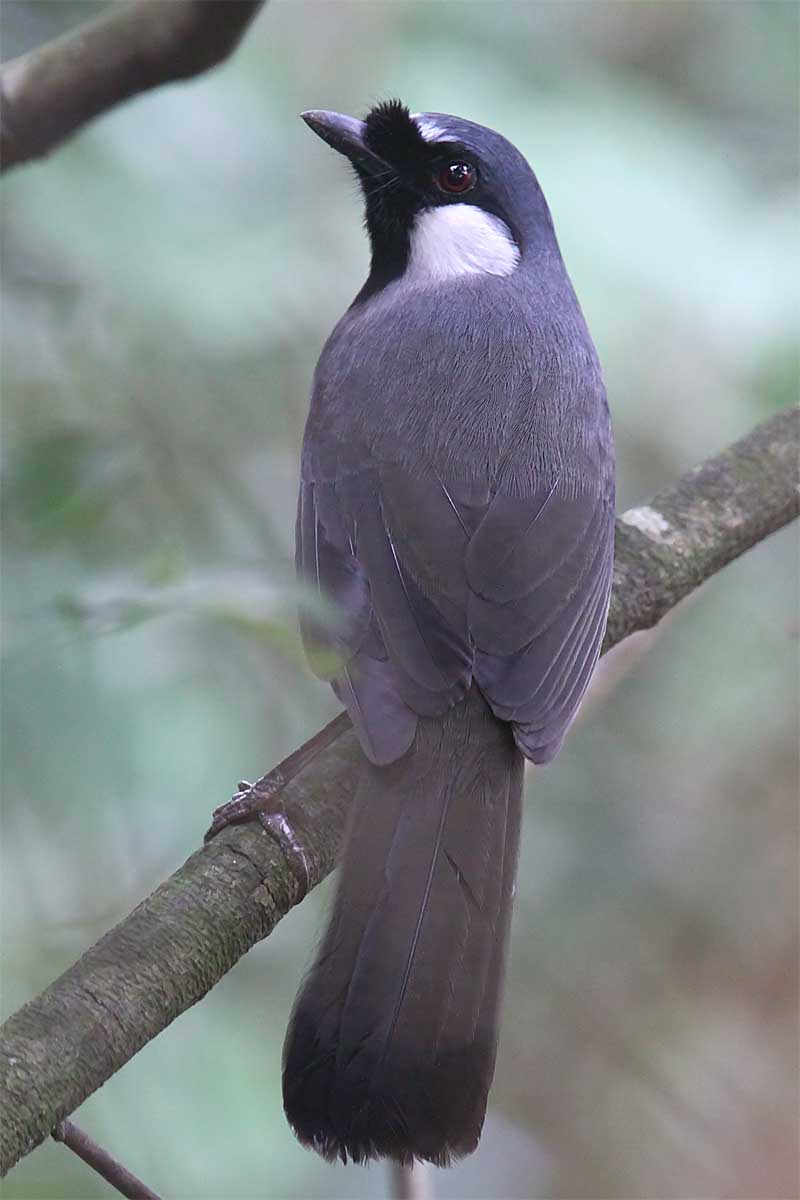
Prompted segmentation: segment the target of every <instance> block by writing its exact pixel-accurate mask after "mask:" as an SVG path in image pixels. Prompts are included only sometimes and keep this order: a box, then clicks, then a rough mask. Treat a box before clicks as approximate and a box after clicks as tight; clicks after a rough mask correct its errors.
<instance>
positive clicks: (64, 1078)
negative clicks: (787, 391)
mask: <svg viewBox="0 0 800 1200" xmlns="http://www.w3.org/2000/svg"><path fill="white" fill-rule="evenodd" d="M799 454H800V411H799V410H797V409H793V410H789V411H786V412H782V413H779V414H778V415H776V416H774V417H772V418H770V419H769V420H768V421H764V422H763V424H761V425H759V426H757V427H756V428H755V429H754V430H753V431H752V432H751V433H750V434H748V435H747V436H746V437H744V438H742V439H741V441H739V442H736V443H735V444H734V445H733V446H731V447H729V448H728V449H727V450H724V451H723V452H722V453H721V454H719V455H717V456H716V457H714V458H711V459H709V460H708V461H707V462H705V463H704V464H703V465H702V466H700V467H697V468H695V470H693V471H690V472H689V473H688V474H687V475H685V476H684V477H683V478H682V479H681V480H679V481H678V483H677V484H675V485H674V486H673V487H670V488H667V489H666V490H665V491H663V492H661V493H659V495H657V496H656V497H655V498H654V499H653V500H651V501H650V503H649V504H648V505H646V506H644V507H641V508H636V509H631V510H630V511H628V512H627V513H624V514H623V515H622V517H621V518H620V519H619V521H618V522H617V558H616V563H615V569H614V594H613V598H612V606H611V615H610V620H609V626H608V636H607V637H606V643H605V649H606V650H608V649H610V648H611V647H612V646H614V645H616V644H617V643H618V642H620V641H622V639H623V638H625V637H627V636H628V635H629V634H631V633H634V632H635V631H636V630H640V629H648V628H650V627H651V626H652V625H654V624H655V623H656V622H657V621H658V620H659V619H660V618H661V617H662V616H663V615H664V614H665V613H666V612H668V611H669V610H670V609H671V608H673V607H674V606H675V605H676V604H677V603H678V602H679V601H680V600H681V599H682V598H683V597H684V596H686V595H688V594H689V593H690V592H691V591H693V590H694V589H695V588H697V587H698V586H699V585H700V584H701V583H702V582H703V581H704V580H705V579H708V578H709V577H710V576H712V575H714V574H715V573H716V572H717V571H719V570H721V568H722V567H724V566H725V565H726V564H727V563H729V562H731V561H732V560H733V559H735V558H738V557H739V555H741V554H743V553H744V552H745V551H746V550H748V549H749V548H750V547H751V546H754V545H755V544H756V543H757V542H760V541H761V540H762V539H764V538H765V537H767V536H768V535H769V534H770V533H773V532H774V531H775V530H777V529H780V528H782V527H783V526H784V525H786V524H787V523H788V522H789V521H791V520H792V519H793V518H794V517H796V516H797V515H798V511H800V495H799V494H798V455H799ZM312 740H313V739H312ZM293 757H294V756H293ZM360 762H361V753H360V750H359V748H358V743H357V742H356V738H355V734H354V733H353V732H352V730H347V731H346V732H343V733H341V734H340V735H339V736H338V737H337V738H336V739H335V740H334V741H333V742H332V744H330V745H327V746H324V747H323V748H322V749H321V750H320V751H319V752H318V753H316V754H315V755H313V756H312V757H311V758H310V761H308V762H307V763H306V765H304V766H303V768H302V769H301V770H300V772H299V773H298V774H297V775H296V776H295V778H294V779H292V780H291V782H289V783H288V785H287V787H286V789H285V792H284V793H283V796H284V801H285V808H286V813H287V816H288V817H289V819H290V821H291V822H292V824H293V825H294V826H295V827H296V828H297V830H298V832H299V834H300V835H301V836H302V838H303V843H304V846H305V849H306V854H307V863H308V867H309V875H310V878H309V885H310V886H311V887H314V886H315V885H316V884H317V883H319V882H320V881H321V880H322V879H324V878H325V876H326V875H327V874H328V872H329V871H330V870H331V869H332V867H333V865H334V860H335V857H336V851H337V847H338V843H339V839H340V835H341V831H342V828H343V825H344V822H345V818H346V815H347V811H348V806H349V802H350V799H351V796H352V794H353V789H354V783H355V780H356V777H357V774H358V771H359V765H360ZM198 821H199V823H200V824H202V814H201V815H200V816H199V818H198ZM292 865H293V864H291V863H289V862H287V860H286V859H285V858H284V856H283V854H282V852H281V851H280V849H279V848H278V846H277V844H276V843H275V842H273V841H272V840H271V839H270V838H269V837H265V836H264V834H263V833H262V832H260V831H259V830H255V829H253V828H250V827H247V826H231V827H229V828H227V829H224V830H223V831H222V833H221V834H220V835H219V836H218V837H217V838H216V839H215V840H214V841H212V842H210V843H209V844H208V845H207V846H204V847H203V848H202V849H200V850H198V851H196V852H195V853H194V854H193V855H192V857H191V858H190V859H188V861H187V862H186V863H185V864H184V865H183V866H182V867H181V868H180V870H178V871H176V872H175V874H174V875H172V876H171V877H170V878H169V879H167V880H166V882H165V883H163V884H162V885H161V886H160V887H159V888H158V889H157V890H156V891H155V892H154V893H153V894H152V895H151V896H149V897H148V898H147V899H146V900H144V901H143V902H142V903H141V904H140V905H139V906H138V908H136V909H134V911H133V912H132V913H131V914H130V916H128V917H127V918H126V919H125V920H124V921H122V922H121V924H119V925H118V926H117V927H116V928H115V929H112V930H111V932H110V933H107V934H106V935H105V937H103V938H102V939H101V940H100V941H99V942H97V944H96V945H94V946H92V948H91V949H90V950H88V951H87V952H86V953H85V954H84V955H83V957H82V958H81V959H80V960H79V961H78V962H77V963H75V964H74V966H72V967H70V969H69V970H68V971H66V972H65V973H64V974H63V975H62V976H61V977H60V979H57V980H56V981H55V982H54V983H52V984H51V985H50V987H49V988H47V989H46V991H44V992H42V993H41V995H39V996H37V997H35V999H33V1000H31V1001H30V1002H29V1003H28V1004H26V1005H25V1006H24V1007H23V1008H21V1009H20V1010H19V1012H17V1013H16V1014H15V1015H14V1016H12V1017H10V1018H9V1020H8V1021H7V1022H6V1024H5V1025H4V1026H3V1028H2V1030H0V1063H1V1064H2V1085H3V1088H4V1093H5V1094H4V1104H3V1111H4V1118H5V1119H4V1122H3V1126H2V1132H1V1134H0V1170H2V1171H3V1172H5V1171H7V1170H8V1169H9V1168H10V1167H12V1166H13V1165H14V1163H15V1162H17V1161H18V1159H19V1158H21V1157H22V1156H23V1155H25V1154H27V1153H29V1152H30V1151H31V1150H32V1149H33V1148H34V1147H35V1146H37V1145H38V1144H39V1143H40V1142H41V1141H43V1140H44V1138H46V1137H47V1136H48V1135H49V1133H50V1132H51V1130H52V1129H53V1128H54V1127H55V1126H56V1125H57V1124H58V1123H59V1122H60V1121H62V1120H63V1119H64V1118H65V1117H66V1116H67V1115H68V1114H69V1113H71V1112H73V1111H74V1109H76V1108H77V1107H78V1105H79V1104H81V1103H82V1102H83V1101H84V1100H85V1099H86V1097H87V1096H89V1095H91V1093H92V1092H94V1091H95V1090H96V1089H97V1088H98V1087H100V1085H101V1084H102V1083H104V1082H105V1080H106V1079H108V1078H109V1076H111V1075H112V1074H113V1073H114V1072H115V1071H118V1070H119V1068H120V1067H121V1066H123V1065H124V1064H125V1063H126V1062H127V1061H128V1060H129V1059H130V1058H132V1057H133V1055H134V1054H136V1052H137V1051H138V1050H140V1049H141V1048H142V1046H144V1045H145V1044H146V1043H147V1042H148V1041H150V1039H151V1038H154V1037H155V1036H156V1035H157V1034H158V1033H160V1032H161V1030H162V1029H164V1028H166V1026H167V1025H169V1023H170V1022H171V1021H173V1020H174V1019H175V1017H177V1016H179V1015H180V1013H182V1012H184V1011H185V1010H186V1009H187V1008H189V1007H190V1006H191V1005H192V1004H195V1003H196V1002H197V1001H198V1000H200V999H201V998H202V997H203V996H204V995H205V994H206V992H207V991H209V989H210V988H212V987H213V986H214V984H215V983H217V981H218V980H219V979H220V978H221V977H222V976H223V975H224V974H225V972H226V971H229V970H230V968H231V967H232V966H233V965H234V963H235V962H236V961H237V960H238V959H239V958H240V957H241V956H242V955H243V954H244V953H246V951H247V950H249V949H250V947H251V946H253V945H254V944H255V943H256V942H257V941H259V940H260V939H261V938H264V937H266V936H267V935H268V934H269V933H270V931H271V930H272V929H273V928H274V927H275V925H276V924H277V922H278V921H279V920H280V919H281V917H283V916H285V915H286V913H287V912H288V911H289V910H290V908H291V907H292V905H293V904H295V903H296V902H297V899H298V896H299V894H300V889H301V884H300V883H299V882H298V879H297V877H296V875H295V874H293V871H292Z"/></svg>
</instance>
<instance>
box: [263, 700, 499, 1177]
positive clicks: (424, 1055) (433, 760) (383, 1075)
mask: <svg viewBox="0 0 800 1200" xmlns="http://www.w3.org/2000/svg"><path fill="white" fill-rule="evenodd" d="M521 791H522V758H521V756H520V754H519V751H518V750H517V749H516V747H515V745H514V741H513V738H512V736H511V732H510V729H509V728H508V727H505V726H503V725H501V724H500V723H499V722H497V721H496V720H495V719H494V717H493V716H492V715H491V712H490V710H489V709H488V707H487V705H486V703H485V701H484V700H483V699H482V697H481V696H480V693H479V692H478V691H477V689H473V691H472V692H471V693H470V695H469V697H468V698H467V699H466V700H465V701H464V702H463V703H462V704H459V705H458V706H456V707H455V708H453V709H451V710H450V712H449V713H448V714H447V716H446V717H444V718H443V719H442V718H440V719H438V720H429V719H422V720H420V722H419V726H418V730H417V735H416V738H415V741H414V744H413V746H412V748H411V750H410V751H409V753H408V754H406V755H405V756H404V757H403V758H401V759H400V760H398V761H397V762H395V763H393V764H392V765H391V766H389V767H383V768H375V767H373V766H367V767H366V768H365V772H364V775H363V777H362V779H361V783H360V785H359V790H358V794H357V797H356V803H355V807H354V811H353V816H352V820H351V824H350V829H349V834H348V842H347V848H346V850H345V855H344V861H343V864H342V872H341V877H340V881H339V887H338V891H337V895H336V899H335V902H334V908H333V913H332V916H331V920H330V925H329V928H328V930H327V933H326V934H325V937H324V939H323V942H322V945H321V947H320V951H319V955H318V957H317V961H316V962H315V964H314V965H313V967H312V968H311V971H310V972H309V974H308V976H307V978H306V980H305V983H304V986H303V988H302V990H301V992H300V995H299V997H298V999H297V1003H296V1005H295V1009H294V1013H293V1016H292V1020H291V1024H290V1027H289V1032H288V1035H287V1040H286V1048H285V1056H284V1103H285V1106H286V1112H287V1115H288V1117H289V1120H290V1121H291V1123H292V1125H293V1127H294V1129H295V1131H296V1132H297V1134H298V1136H299V1137H300V1139H301V1140H302V1141H304V1142H305V1143H307V1144H308V1145H310V1146H312V1147H313V1148H314V1149H315V1150H318V1151H319V1152H321V1153H322V1154H324V1155H325V1156H326V1157H327V1158H331V1159H333V1158H336V1157H341V1158H342V1159H347V1158H352V1159H354V1160H355V1161H357V1162H360V1161H363V1160H365V1159H369V1158H373V1157H383V1156H389V1157H393V1158H396V1159H399V1160H401V1161H407V1160H410V1159H411V1158H413V1157H417V1158H423V1159H429V1160H431V1161H433V1162H436V1163H439V1164H440V1165H443V1164H446V1163H447V1162H449V1161H450V1160H451V1158H455V1157H458V1156H460V1155H462V1154H466V1153H468V1152H469V1151H470V1150H472V1149H474V1147H475V1145H476V1144H477V1141H478V1138H479V1135H480V1130H481V1126H482V1124H483V1117H484V1112H485V1107H486V1098H487V1094H488V1090H489V1085H490V1083H491V1078H492V1073H493V1070H494V1058H495V1051H496V1043H497V1009H498V997H499V989H500V979H501V978H502V973H503V972H502V966H503V962H504V959H505V949H506V943H507V933H508V922H509V913H510V904H511V894H512V890H513V879H514V872H515V865H516V857H517V844H518V837H519V820H520V802H521Z"/></svg>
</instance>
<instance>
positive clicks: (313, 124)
mask: <svg viewBox="0 0 800 1200" xmlns="http://www.w3.org/2000/svg"><path fill="white" fill-rule="evenodd" d="M300 115H301V117H302V118H303V120H304V121H305V123H306V125H308V127H309V129H313V131H314V133H316V134H317V136H318V137H321V138H322V140H323V142H327V143H328V145H329V146H332V147H333V149H334V150H338V151H339V153H340V154H344V155H345V157H346V158H349V159H350V162H351V163H352V164H353V165H354V166H356V167H359V168H360V169H361V170H362V171H365V172H366V174H367V175H382V174H384V173H385V172H386V171H389V170H391V169H392V168H391V167H390V165H389V163H387V162H384V160H383V159H382V158H378V156H377V154H373V153H372V151H371V150H370V149H369V147H368V146H367V144H366V142H365V140H364V137H365V134H366V130H367V127H366V125H365V124H364V122H363V121H357V120H356V118H355V117H345V116H344V115H343V114H342V113H335V112H325V111H324V109H315V108H312V109H309V111H308V112H304V113H301V114H300Z"/></svg>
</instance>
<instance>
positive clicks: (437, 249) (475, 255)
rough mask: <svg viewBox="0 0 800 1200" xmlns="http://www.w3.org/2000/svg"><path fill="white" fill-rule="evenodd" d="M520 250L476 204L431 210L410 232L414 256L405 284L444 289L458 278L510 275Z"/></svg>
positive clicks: (508, 233)
mask: <svg viewBox="0 0 800 1200" xmlns="http://www.w3.org/2000/svg"><path fill="white" fill-rule="evenodd" d="M518 263H519V246H517V243H516V242H515V241H514V239H513V237H512V236H511V230H510V229H509V228H508V226H507V225H506V223H505V221H501V220H500V218H499V217H495V216H494V215H493V214H492V213H487V212H484V210H483V209H482V208H476V206H475V205H474V204H446V205H443V206H442V207H441V208H426V209H425V210H424V211H423V212H421V213H420V214H419V216H418V217H417V219H416V221H415V222H414V228H413V229H412V231H411V254H410V255H409V260H408V266H407V267H406V270H405V274H404V276H403V278H404V279H405V280H407V281H409V282H411V283H440V282H442V281H443V280H445V279H455V278H456V277H457V276H459V275H510V274H511V272H512V271H513V270H514V268H515V267H516V266H517V264H518Z"/></svg>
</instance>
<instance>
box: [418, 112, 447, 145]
mask: <svg viewBox="0 0 800 1200" xmlns="http://www.w3.org/2000/svg"><path fill="white" fill-rule="evenodd" d="M411 120H412V121H413V122H414V123H415V124H416V126H417V129H418V130H419V131H420V133H421V134H422V136H423V137H424V138H425V141H426V142H438V141H439V139H440V138H446V137H447V136H448V135H447V131H446V130H444V129H441V128H440V127H439V126H438V125H436V124H434V122H433V121H428V120H426V118H425V117H423V115H422V114H421V113H412V114H411Z"/></svg>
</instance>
